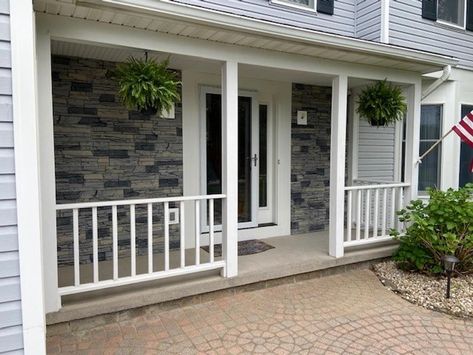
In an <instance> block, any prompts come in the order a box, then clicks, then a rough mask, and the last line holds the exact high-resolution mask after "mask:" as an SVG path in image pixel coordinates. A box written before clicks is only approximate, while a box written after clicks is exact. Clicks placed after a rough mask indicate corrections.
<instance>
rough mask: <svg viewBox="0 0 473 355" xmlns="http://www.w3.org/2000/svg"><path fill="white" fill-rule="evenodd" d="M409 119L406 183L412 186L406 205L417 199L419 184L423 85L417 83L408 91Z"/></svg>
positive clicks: (407, 124)
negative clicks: (418, 160) (418, 161)
mask: <svg viewBox="0 0 473 355" xmlns="http://www.w3.org/2000/svg"><path fill="white" fill-rule="evenodd" d="M406 95H407V119H406V159H405V163H404V164H405V166H404V169H405V170H404V171H405V174H404V176H405V178H404V179H405V182H407V183H409V184H410V187H409V188H407V189H406V191H405V195H404V204H408V203H409V202H410V201H411V200H414V199H416V198H417V192H418V191H417V190H418V183H419V164H418V163H417V159H419V136H420V103H421V96H422V85H421V83H420V82H419V83H417V84H415V85H411V86H410V87H409V88H408V89H407V91H406Z"/></svg>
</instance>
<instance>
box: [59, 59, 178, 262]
mask: <svg viewBox="0 0 473 355" xmlns="http://www.w3.org/2000/svg"><path fill="white" fill-rule="evenodd" d="M115 65H116V63H112V62H105V61H99V60H89V59H82V58H72V57H61V56H53V58H52V72H53V77H52V79H53V110H54V143H55V163H56V200H57V203H59V204H61V203H74V202H89V201H110V200H122V199H128V198H133V199H140V198H156V197H167V196H182V193H183V188H182V186H183V184H182V170H183V168H182V108H181V104H180V103H177V104H176V118H175V119H163V118H160V117H157V116H149V115H144V114H142V113H140V112H134V111H131V112H129V111H128V110H127V109H126V108H125V107H123V105H122V104H121V103H120V102H119V100H118V98H117V85H116V83H115V82H114V81H112V80H111V79H110V78H108V77H107V75H106V74H107V71H108V70H110V69H113V68H114V67H115ZM178 74H179V75H180V73H178ZM162 208H163V207H162V206H154V211H153V222H154V236H155V237H154V238H155V240H154V243H153V244H154V249H155V252H160V251H162V248H163V226H162V224H163V216H162ZM79 218H80V249H81V255H80V260H81V263H90V262H91V260H92V237H91V236H92V230H91V211H90V210H83V211H81V213H80V215H79ZM118 218H119V223H118V224H119V231H118V235H119V249H120V251H119V256H120V257H125V256H129V253H130V251H129V249H130V247H129V246H130V223H129V218H130V216H129V209H128V208H119V210H118ZM98 220H99V226H100V228H99V259H100V260H109V259H110V258H111V257H112V249H111V242H112V240H111V220H112V219H111V210H110V209H105V208H103V209H99V210H98ZM136 222H137V223H136V235H137V249H138V253H139V254H146V253H147V210H146V206H137V207H136ZM57 225H58V259H59V264H60V265H64V264H71V263H72V260H73V254H72V253H73V252H72V234H71V232H72V229H71V228H72V218H71V213H70V212H67V211H66V212H61V213H59V215H58V219H57ZM178 227H179V226H172V228H171V246H173V247H179V242H178V240H179V230H178Z"/></svg>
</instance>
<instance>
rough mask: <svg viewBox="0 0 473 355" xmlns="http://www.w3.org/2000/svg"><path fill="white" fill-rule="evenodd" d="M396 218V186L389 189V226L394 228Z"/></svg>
mask: <svg viewBox="0 0 473 355" xmlns="http://www.w3.org/2000/svg"><path fill="white" fill-rule="evenodd" d="M395 220H396V188H395V187H393V188H392V189H391V228H395V227H396V225H395Z"/></svg>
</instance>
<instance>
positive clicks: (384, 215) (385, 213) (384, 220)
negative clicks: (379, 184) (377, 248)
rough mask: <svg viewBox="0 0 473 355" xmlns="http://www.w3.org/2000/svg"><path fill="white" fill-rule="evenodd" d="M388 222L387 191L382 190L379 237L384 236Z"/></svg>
mask: <svg viewBox="0 0 473 355" xmlns="http://www.w3.org/2000/svg"><path fill="white" fill-rule="evenodd" d="M387 220H388V189H386V188H384V189H383V219H382V220H381V223H382V227H381V236H382V237H384V236H386V222H387Z"/></svg>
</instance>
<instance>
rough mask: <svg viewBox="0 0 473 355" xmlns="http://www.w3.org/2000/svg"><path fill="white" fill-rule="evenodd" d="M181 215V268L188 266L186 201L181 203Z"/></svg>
mask: <svg viewBox="0 0 473 355" xmlns="http://www.w3.org/2000/svg"><path fill="white" fill-rule="evenodd" d="M179 207H180V208H179V213H180V224H181V227H180V229H181V243H180V249H181V267H185V266H186V231H185V221H184V220H185V217H184V201H181V202H180V205H179Z"/></svg>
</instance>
